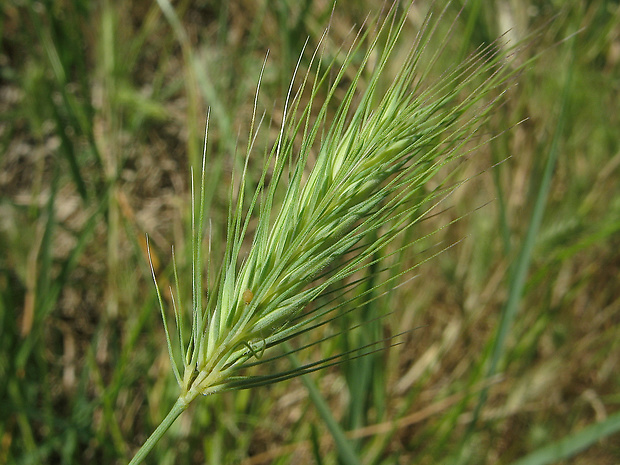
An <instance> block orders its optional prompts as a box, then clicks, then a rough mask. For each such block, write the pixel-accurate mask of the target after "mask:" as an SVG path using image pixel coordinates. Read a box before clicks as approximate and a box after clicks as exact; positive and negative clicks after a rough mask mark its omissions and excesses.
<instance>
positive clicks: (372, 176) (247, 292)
mask: <svg viewBox="0 0 620 465" xmlns="http://www.w3.org/2000/svg"><path fill="white" fill-rule="evenodd" d="M407 12H408V9H407V8H405V10H404V13H400V12H399V9H398V8H397V4H394V5H392V10H391V11H390V12H389V13H388V14H387V16H386V17H385V18H384V19H383V20H382V22H380V23H377V22H373V21H371V22H370V23H369V24H366V25H365V27H364V28H363V29H362V30H360V31H359V33H358V34H357V36H356V37H355V39H354V40H353V43H352V45H351V46H350V48H349V49H348V50H346V51H343V52H342V53H343V58H340V64H339V65H337V64H336V61H335V59H334V61H331V62H329V63H324V54H323V49H322V46H321V44H319V45H318V47H317V48H316V50H315V52H314V54H313V55H312V58H311V60H310V64H309V66H308V69H307V72H306V74H305V76H303V77H302V78H301V80H300V84H297V80H296V77H297V76H296V74H297V73H295V74H294V75H293V78H292V79H291V84H290V88H289V92H288V95H287V98H286V100H285V104H284V109H283V118H282V124H281V127H280V129H279V131H278V136H277V138H276V140H275V142H274V144H273V148H272V149H271V151H268V153H267V155H266V157H265V161H264V169H263V174H262V176H261V178H260V180H259V182H258V185H257V187H256V189H255V191H254V192H253V193H250V194H249V195H248V194H246V186H247V182H246V172H247V171H246V170H247V166H248V162H249V160H250V159H251V158H252V157H253V156H255V155H254V154H255V147H254V141H255V138H256V132H257V131H259V129H260V124H261V122H262V118H257V117H256V106H255V109H254V117H253V118H252V126H251V128H250V135H249V137H248V140H249V143H248V148H247V152H246V157H245V165H244V168H243V171H242V173H241V176H240V178H241V179H240V180H239V187H238V192H237V195H236V198H234V195H233V194H234V193H233V191H232V190H231V195H230V199H231V200H230V202H231V204H230V205H231V206H230V210H229V216H228V221H227V232H226V248H225V252H224V259H223V261H222V264H221V268H220V271H219V273H218V274H217V276H216V277H215V278H214V280H213V285H212V286H211V287H210V288H209V289H208V293H207V295H208V298H207V299H206V302H205V303H204V304H203V299H202V296H203V295H204V290H203V281H204V280H203V272H202V270H203V267H204V266H205V260H208V258H207V253H205V251H204V249H205V247H206V246H208V240H207V242H206V243H205V239H204V233H205V218H204V215H205V192H206V182H207V171H208V165H207V150H206V148H207V137H208V130H207V136H205V152H204V155H203V160H202V169H201V173H200V181H199V187H198V193H197V194H196V195H193V197H192V198H193V199H195V200H194V201H193V202H192V212H193V216H192V224H193V231H194V234H193V243H192V249H193V252H192V269H193V275H192V295H193V299H192V300H193V301H192V323H191V326H192V327H191V335H190V337H189V340H188V341H187V342H185V341H184V334H183V330H182V328H181V327H180V323H181V322H182V320H183V318H184V315H183V314H182V313H181V310H182V307H180V306H177V305H176V304H174V302H175V300H174V297H173V308H174V312H175V321H176V323H177V326H179V331H178V332H177V335H178V340H179V341H178V342H179V344H180V345H179V347H178V349H177V346H176V344H174V343H173V342H172V340H173V339H174V338H172V337H171V334H170V332H169V330H168V326H167V324H166V320H167V316H166V311H165V309H164V305H163V301H162V298H161V294H160V292H159V290H158V296H159V301H160V305H161V307H162V316H163V318H164V323H165V327H166V336H167V340H168V346H169V353H170V357H171V361H172V364H173V370H174V373H175V376H176V379H177V382H178V384H179V387H180V389H181V394H180V397H179V402H178V403H177V406H179V405H180V406H181V407H184V406H186V405H188V404H189V403H190V402H191V401H192V400H193V399H194V398H196V397H197V396H198V395H201V394H202V395H207V394H213V393H216V392H220V391H224V390H229V389H244V388H250V387H255V386H258V385H263V384H269V383H273V382H276V381H279V380H284V379H289V378H291V377H295V376H299V375H301V374H305V373H308V372H311V371H315V370H317V369H320V368H322V367H325V366H329V365H332V364H333V363H338V359H339V356H335V357H329V358H326V359H323V360H320V361H319V362H314V363H311V364H308V365H301V366H298V367H296V368H294V369H292V370H287V371H284V372H278V371H277V370H276V371H275V372H272V373H268V374H258V375H252V374H245V373H244V371H243V369H244V368H247V367H248V366H249V365H251V366H256V365H259V364H263V363H265V362H267V361H271V360H272V359H270V358H267V359H265V360H264V361H263V355H264V352H265V351H266V350H267V349H271V348H273V347H289V346H284V345H283V343H285V342H286V341H289V340H290V339H292V338H294V337H296V336H299V335H302V334H304V333H306V332H308V331H313V330H316V328H318V327H319V326H321V325H322V324H324V323H325V322H328V321H332V320H333V319H335V318H336V317H337V315H338V313H337V311H338V312H339V311H342V309H343V308H345V307H346V303H345V304H342V303H341V304H336V305H330V304H326V305H314V306H313V305H312V303H313V302H314V301H315V300H317V298H319V296H321V295H323V294H324V293H325V292H326V291H328V290H330V289H333V288H335V287H336V286H338V285H341V283H343V282H345V280H347V279H348V278H350V277H351V276H353V275H354V274H356V273H359V272H360V271H362V270H364V269H365V268H367V267H369V266H371V265H372V264H373V263H374V261H376V260H374V258H373V257H375V254H383V255H389V253H390V249H389V248H390V246H391V245H393V242H394V240H395V239H396V238H397V237H399V236H401V235H403V234H404V233H405V232H406V231H408V230H409V229H411V228H413V227H415V226H416V225H417V224H418V223H419V222H420V221H421V220H422V219H423V218H425V217H426V216H427V215H429V214H430V213H431V212H434V211H435V209H436V207H437V206H438V205H439V204H441V203H442V200H443V199H445V197H447V196H448V195H449V194H450V193H451V192H452V191H453V190H454V189H456V188H457V187H458V185H459V183H458V182H456V180H454V179H452V176H451V175H450V173H451V168H450V167H452V168H453V167H454V166H455V165H456V163H455V162H456V161H457V160H458V159H460V158H461V157H463V156H464V155H467V154H468V153H469V152H470V151H471V150H472V148H471V146H472V144H471V141H472V138H474V137H476V138H477V139H476V141H475V143H474V144H473V145H474V146H475V145H480V144H481V143H483V142H481V140H484V139H481V138H480V137H479V136H478V132H479V130H480V127H481V125H482V124H483V123H484V122H485V121H486V119H487V118H488V116H489V114H491V113H492V111H493V110H494V109H495V108H496V106H497V105H498V104H499V102H501V97H502V96H503V95H504V92H505V91H506V89H507V87H509V85H510V82H511V81H510V79H509V78H510V77H511V76H513V75H514V73H515V68H516V67H515V66H513V65H512V63H513V61H512V53H513V52H514V49H513V48H511V47H508V46H506V44H503V43H501V42H495V43H492V44H490V45H488V46H485V47H481V48H480V49H479V50H477V51H475V52H474V53H473V54H471V55H470V56H469V57H467V58H466V59H465V60H464V61H462V62H460V63H455V64H454V65H453V66H452V67H450V68H448V69H446V70H445V71H444V72H443V74H442V75H441V76H440V77H439V78H429V77H428V70H429V69H431V68H432V67H433V66H434V64H435V62H436V60H437V59H438V57H439V56H440V55H441V52H442V48H443V46H444V45H445V42H440V48H439V49H431V48H430V47H429V43H430V41H431V39H432V38H433V34H434V33H435V32H436V28H437V22H436V21H435V20H431V17H430V16H427V18H426V19H425V21H424V22H423V24H422V25H421V28H420V31H419V33H418V35H417V36H416V39H415V42H414V43H413V44H411V46H410V51H409V53H408V54H407V56H406V58H405V59H404V60H403V61H402V63H401V64H400V68H399V70H398V71H397V72H396V74H395V76H394V77H392V78H390V77H388V76H386V68H387V67H388V65H389V64H390V60H391V58H392V54H393V52H394V49H395V48H396V47H397V46H398V45H399V37H400V33H401V30H402V28H403V27H404V24H405V22H406V20H407V18H408V14H407ZM437 21H441V17H439V19H438V20H437ZM373 27H375V28H376V29H375V30H374V31H373ZM370 31H373V32H374V33H375V34H373V36H371V35H370V34H369V32H370ZM328 34H329V30H327V31H326V32H325V34H324V35H323V37H326V36H327V35H328ZM448 38H449V36H448V37H446V40H447V39H448ZM360 54H361V56H362V57H363V58H362V59H361V61H358V62H357V63H356V70H355V71H354V72H353V73H352V78H351V80H350V82H348V83H346V82H345V81H344V77H345V75H346V72H347V71H349V68H350V67H351V66H353V64H352V63H353V59H354V57H358V56H359V55H360ZM371 59H372V63H371ZM311 75H313V76H314V77H310V76H311ZM363 76H367V81H366V83H365V87H364V88H363V89H361V88H360V85H359V84H360V81H361V79H362V77H363ZM386 80H389V85H388V86H385V84H384V82H385V81H386ZM296 85H297V86H298V87H295V86H296ZM382 85H383V87H384V88H385V90H383V91H382V90H380V89H381V86H382ZM324 86H326V87H327V91H326V92H325V95H327V97H326V98H325V100H324V101H323V102H321V103H320V105H319V110H318V115H313V114H312V109H313V108H314V104H315V99H316V98H317V95H318V93H319V92H320V91H322V90H323V89H322V88H323V87H324ZM343 86H344V94H343V98H342V100H341V101H340V103H339V104H338V105H337V106H336V110H335V112H334V113H333V115H329V113H328V110H329V109H330V106H331V105H332V100H334V98H335V97H334V95H335V94H336V91H337V90H342V88H343ZM259 88H260V85H259ZM482 101H484V104H480V102H482ZM257 120H258V121H257ZM255 123H256V127H255ZM439 173H442V177H441V179H438V180H437V179H436V178H437V176H438V175H439ZM267 176H269V181H268V182H267V180H266V179H267ZM431 180H434V181H435V185H434V187H432V188H430V189H429V188H428V186H429V182H430V181H431ZM246 195H248V197H249V201H248V200H246ZM253 219H256V226H255V229H254V231H252V235H251V240H250V246H249V249H247V250H246V249H244V244H245V243H246V242H247V241H248V237H247V236H248V235H249V225H250V223H251V222H252V220H253ZM415 242H416V240H412V241H411V243H410V244H407V245H405V246H404V247H403V248H407V247H408V246H411V245H412V244H413V243H415ZM373 260H374V261H373ZM393 266H395V265H393ZM208 271H209V270H208ZM175 276H176V272H175ZM153 277H154V279H155V280H156V277H155V274H154V271H153ZM399 277H402V274H396V275H394V276H393V277H392V278H391V279H389V280H388V281H387V282H384V283H382V284H381V285H377V286H375V288H373V289H371V290H376V289H377V288H379V287H383V288H387V287H389V286H395V285H396V283H397V278H399ZM207 281H208V279H207ZM363 282H364V280H361V281H358V282H357V283H356V284H357V285H359V284H361V283H363ZM356 287H357V286H356V285H354V286H346V287H343V288H341V290H340V291H336V293H338V292H340V293H345V292H353V291H355V289H356ZM367 292H368V291H367ZM172 295H174V293H172ZM357 297H362V298H363V297H364V293H359V292H358V296H357ZM177 300H178V297H177ZM377 316H379V315H377ZM375 342H376V343H379V342H380V341H375ZM373 346H374V344H373V343H370V344H368V345H366V346H363V347H359V348H357V349H355V348H354V349H353V352H355V351H356V350H359V351H362V353H363V352H364V351H366V353H368V351H372V350H373ZM289 350H290V348H289ZM286 351H287V350H286V349H285V352H286ZM343 355H346V356H350V355H351V353H350V352H348V353H346V354H343ZM179 410H181V408H178V409H177V410H175V412H174V414H177V413H178V411H179ZM158 433H159V432H158ZM148 445H150V443H148Z"/></svg>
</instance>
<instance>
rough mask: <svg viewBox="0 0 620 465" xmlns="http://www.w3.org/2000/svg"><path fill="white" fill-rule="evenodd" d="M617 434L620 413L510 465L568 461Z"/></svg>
mask: <svg viewBox="0 0 620 465" xmlns="http://www.w3.org/2000/svg"><path fill="white" fill-rule="evenodd" d="M618 432H620V413H615V414H613V415H610V416H609V417H608V418H607V419H606V420H603V421H601V422H598V423H594V424H592V425H590V426H586V427H585V428H584V429H582V430H581V431H579V432H577V433H573V434H569V435H567V436H566V437H564V438H562V439H560V440H559V441H556V442H553V443H551V444H549V445H547V446H544V447H541V448H540V449H538V450H537V451H534V452H532V453H531V454H528V455H526V456H525V457H522V458H520V459H519V460H517V461H515V462H513V464H512V465H546V464H548V463H558V462H560V461H562V460H568V459H570V458H571V457H574V456H575V455H577V454H578V453H579V452H582V451H583V450H585V449H587V448H588V447H590V446H591V445H593V444H595V443H597V442H599V441H602V440H603V439H605V438H608V437H609V436H611V435H613V434H617V433H618Z"/></svg>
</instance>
